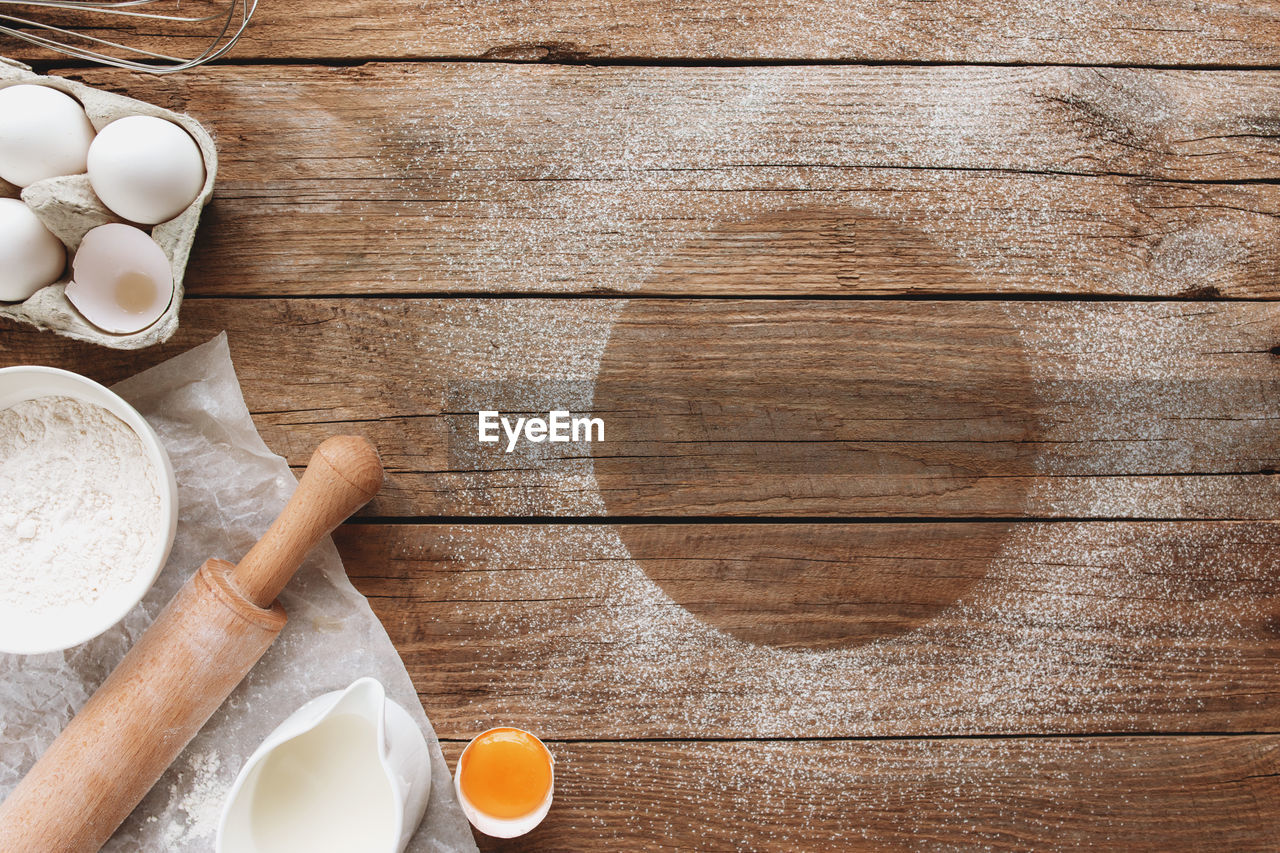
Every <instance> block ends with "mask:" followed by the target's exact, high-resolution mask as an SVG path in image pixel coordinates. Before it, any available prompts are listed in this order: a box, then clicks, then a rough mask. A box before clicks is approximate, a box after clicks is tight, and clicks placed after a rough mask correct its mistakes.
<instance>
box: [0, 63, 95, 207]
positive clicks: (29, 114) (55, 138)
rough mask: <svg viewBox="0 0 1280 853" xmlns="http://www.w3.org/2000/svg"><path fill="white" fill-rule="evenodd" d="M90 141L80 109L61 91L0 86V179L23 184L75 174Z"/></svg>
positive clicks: (82, 164) (22, 85) (25, 85)
mask: <svg viewBox="0 0 1280 853" xmlns="http://www.w3.org/2000/svg"><path fill="white" fill-rule="evenodd" d="M92 141H93V125H92V124H90V123H89V117H88V116H87V115H85V111H84V107H82V106H80V103H79V102H78V101H76V99H75V98H73V97H71V96H70V95H68V94H66V93H65V92H59V91H58V90H57V89H54V88H52V87H50V86H41V85H39V84H34V83H20V84H19V85H17V86H8V87H6V88H4V89H0V178H4V179H5V180H6V181H8V182H9V183H11V184H16V185H17V186H20V187H25V186H30V185H31V184H34V183H35V182H36V181H43V180H44V179H46V178H56V177H58V176H60V175H79V174H81V173H82V172H84V171H85V169H86V167H87V162H88V153H89V145H90V143H91V142H92Z"/></svg>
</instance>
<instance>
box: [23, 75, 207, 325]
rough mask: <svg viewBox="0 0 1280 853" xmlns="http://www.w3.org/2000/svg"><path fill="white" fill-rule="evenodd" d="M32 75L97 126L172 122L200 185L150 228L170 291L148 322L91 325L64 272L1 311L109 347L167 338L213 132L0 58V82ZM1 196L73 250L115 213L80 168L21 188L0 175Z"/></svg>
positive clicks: (203, 193) (202, 197)
mask: <svg viewBox="0 0 1280 853" xmlns="http://www.w3.org/2000/svg"><path fill="white" fill-rule="evenodd" d="M31 82H37V83H39V84H41V85H45V86H50V87H52V88H55V89H58V90H60V91H62V92H65V93H66V94H68V95H71V96H72V97H73V98H75V99H76V100H78V101H79V102H80V103H81V105H83V107H84V110H85V113H86V114H87V115H88V116H89V121H90V122H91V123H92V124H93V126H94V128H95V130H98V131H101V130H102V128H104V127H106V126H107V125H109V124H110V123H111V122H113V121H115V120H117V119H120V118H124V117H125V116H132V115H146V116H154V117H156V118H161V119H165V120H167V121H171V122H173V123H174V124H177V125H178V126H179V127H181V128H182V129H183V130H185V131H186V132H187V133H188V134H190V136H191V138H192V139H194V140H195V142H196V145H197V146H198V147H199V148H200V153H201V154H202V155H203V157H204V171H205V177H204V185H203V186H202V187H201V189H200V194H199V196H197V198H196V199H195V201H193V202H191V204H189V205H188V206H187V207H186V208H185V209H184V210H183V211H182V212H181V213H179V214H178V215H177V216H176V217H174V218H173V219H170V220H168V221H166V222H161V223H160V224H159V225H156V226H154V227H153V228H152V229H151V238H152V239H153V240H155V242H156V243H157V244H159V246H160V248H161V249H162V250H163V251H164V254H165V257H166V258H167V259H168V261H169V268H170V271H171V273H172V275H173V284H174V287H173V298H172V299H171V300H170V301H169V305H168V307H167V308H166V309H165V311H164V313H163V314H162V315H161V316H160V318H159V320H157V321H156V322H155V323H154V324H153V325H151V326H149V327H148V328H146V329H143V330H142V331H140V332H136V333H132V334H111V333H108V332H104V331H103V330H101V329H99V328H97V327H96V326H94V325H93V324H92V323H90V322H88V321H87V320H86V319H85V318H84V316H83V315H82V314H81V313H80V312H79V311H77V310H76V309H75V307H74V306H73V305H72V304H71V302H70V301H69V300H68V299H67V295H66V291H65V288H66V284H67V280H68V279H67V276H66V275H64V276H63V278H62V279H60V280H59V281H57V282H55V283H54V284H52V285H49V286H48V287H44V288H41V289H40V290H38V291H36V293H35V294H34V295H33V296H31V298H29V299H27V300H26V301H25V302H21V303H14V304H2V303H0V317H8V318H11V319H14V320H18V321H20V322H23V323H28V324H30V325H33V326H36V327H38V328H41V329H47V330H50V331H53V332H54V333H56V334H59V335H63V336H65V337H69V338H74V339H76V340H82V341H89V342H91V343H96V344H99V345H101V346H106V347H111V348H113V349H141V348H143V347H148V346H151V345H153V344H158V343H163V342H164V341H167V340H168V339H169V338H171V337H172V336H173V333H174V332H175V331H177V328H178V311H179V309H180V307H181V305H182V296H183V287H182V276H183V272H184V271H185V270H186V266H187V256H188V255H189V253H190V252H191V244H192V241H193V240H194V238H195V232H196V225H197V224H198V223H199V221H200V211H201V209H202V208H203V207H204V205H205V204H207V203H208V201H209V198H210V197H211V196H212V195H213V183H214V178H215V176H216V174H217V171H218V155H217V151H216V149H215V148H214V144H213V139H212V138H211V137H210V136H209V134H208V133H207V132H206V131H205V129H204V128H203V127H201V125H200V123H199V122H197V121H196V120H195V119H193V118H191V117H190V116H187V115H182V114H180V113H175V112H173V111H171V110H166V109H161V108H160V107H157V106H154V105H152V104H148V103H145V102H143V101H138V100H135V99H133V98H127V97H124V96H123V95H116V94H113V93H111V92H103V91H101V90H98V89H93V88H91V87H89V86H85V85H84V84H82V83H78V82H76V81H74V80H65V79H63V78H60V77H44V76H40V75H37V74H35V73H34V72H32V71H31V69H29V68H28V67H27V66H25V65H22V64H21V63H17V62H14V61H12V60H8V59H4V58H0V89H3V88H6V87H9V86H13V85H17V84H22V83H31ZM0 197H7V198H19V197H21V199H22V201H24V202H26V204H27V206H28V207H29V208H31V210H32V211H34V212H35V214H36V216H38V217H39V218H40V220H41V221H42V222H43V223H44V224H45V227H46V228H48V229H49V230H50V231H51V232H53V234H54V235H55V236H56V237H57V238H58V239H59V240H61V241H62V243H63V245H65V246H66V247H67V249H69V250H70V251H72V252H74V251H75V250H76V249H77V248H79V246H80V241H81V240H82V239H84V236H85V234H87V233H88V232H89V231H91V230H92V229H94V228H96V227H98V226H99V225H106V224H107V223H110V222H119V221H120V217H118V216H116V215H115V214H113V213H111V211H109V210H108V209H107V208H106V206H105V205H103V204H102V202H101V200H100V199H98V197H97V196H96V195H95V194H94V192H93V188H92V186H91V185H90V183H89V176H88V175H84V174H82V175H67V176H61V177H55V178H48V179H46V180H42V181H36V182H35V183H33V184H31V185H30V186H28V187H25V188H22V189H19V188H18V187H16V186H14V185H12V184H9V183H6V182H4V181H0Z"/></svg>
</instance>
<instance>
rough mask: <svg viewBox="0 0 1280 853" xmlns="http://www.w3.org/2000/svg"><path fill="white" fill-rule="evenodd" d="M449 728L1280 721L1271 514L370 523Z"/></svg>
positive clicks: (914, 728)
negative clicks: (1215, 518)
mask: <svg viewBox="0 0 1280 853" xmlns="http://www.w3.org/2000/svg"><path fill="white" fill-rule="evenodd" d="M337 541H338V546H339V550H340V551H341V552H342V555H343V558H344V563H345V565H346V567H347V571H348V572H349V574H350V575H351V577H352V580H353V581H354V582H355V584H356V586H357V587H358V588H359V589H360V590H361V591H362V592H364V593H365V594H366V595H368V596H369V597H370V601H371V603H372V605H373V608H374V610H375V611H376V612H377V614H378V615H379V617H380V618H381V619H382V622H383V624H384V625H385V626H386V628H387V631H388V632H389V633H390V635H391V638H392V640H393V641H394V642H395V644H396V647H397V648H398V649H399V650H400V653H401V655H402V657H403V658H404V661H405V664H406V666H407V667H408V668H409V672H410V674H411V675H412V676H413V679H414V682H415V684H416V685H417V687H418V690H419V692H420V694H421V696H422V699H423V703H424V705H425V706H426V707H427V710H428V712H429V713H430V714H431V715H432V718H433V719H434V720H435V722H436V724H437V725H438V726H441V727H442V730H443V731H444V732H446V733H450V734H455V735H460V734H462V733H465V732H475V731H480V730H483V729H484V728H486V727H488V726H489V725H499V724H503V725H506V724H510V725H517V726H523V727H526V728H531V729H533V730H536V731H540V732H543V733H545V734H546V735H547V736H549V737H554V738H562V739H598V738H604V739H608V738H636V737H656V738H662V737H693V738H698V737H729V738H733V737H796V736H806V737H848V736H859V737H861V736H922V735H938V734H964V735H969V734H977V733H983V734H1008V733H1023V732H1035V733H1068V734H1090V733H1096V732H1126V731H1127V732H1150V731H1179V732H1194V731H1239V732H1250V731H1275V730H1276V729H1277V728H1278V727H1280V675H1277V673H1276V671H1275V666H1274V661H1275V659H1276V655H1277V654H1278V653H1280V525H1277V524H1276V523H1274V522H1234V523H1233V522H1130V523H1124V522H1056V523H1041V524H1015V525H998V524H987V523H966V524H892V525H889V524H852V525H845V524H838V525H812V524H728V525H726V524H720V525H715V524H712V525H704V524H697V525H687V524H676V525H669V524H661V525H649V524H646V525H582V524H577V525H479V526H456V525H426V526H422V525H349V526H347V527H345V528H343V529H342V530H341V531H340V532H339V535H338V538H337Z"/></svg>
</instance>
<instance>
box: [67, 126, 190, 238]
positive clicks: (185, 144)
mask: <svg viewBox="0 0 1280 853" xmlns="http://www.w3.org/2000/svg"><path fill="white" fill-rule="evenodd" d="M88 169H89V183H90V185H91V186H92V187H93V191H94V193H95V194H96V195H97V196H98V198H100V199H102V203H103V204H105V205H106V206H107V207H109V208H110V209H111V211H112V212H113V213H115V214H117V215H118V216H120V217H122V218H124V219H128V220H129V221H131V222H140V223H143V224H145V225H155V224H157V223H160V222H165V221H167V220H170V219H173V218H174V217H175V216H177V215H178V214H179V213H181V212H182V211H183V210H185V209H186V208H187V206H188V205H190V204H191V203H192V202H193V201H195V200H196V197H197V196H199V195H200V190H201V188H202V187H203V186H204V179H205V171H204V156H203V155H202V154H201V153H200V146H198V145H196V142H195V140H194V139H192V138H191V135H190V134H188V133H187V132H186V131H185V130H183V129H182V128H180V127H178V125H176V124H174V123H173V122H171V121H166V120H165V119H162V118H156V117H154V116H126V117H125V118H122V119H117V120H116V121H113V122H111V124H109V125H107V126H106V127H104V128H103V129H102V130H101V131H100V132H99V133H98V136H97V137H96V138H95V139H94V140H93V144H92V145H91V146H89V156H88Z"/></svg>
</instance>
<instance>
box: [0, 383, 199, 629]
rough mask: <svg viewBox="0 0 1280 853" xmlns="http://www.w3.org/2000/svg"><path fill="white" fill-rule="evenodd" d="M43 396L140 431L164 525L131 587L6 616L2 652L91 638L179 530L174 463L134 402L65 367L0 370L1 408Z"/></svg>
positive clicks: (146, 582)
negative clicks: (76, 403) (100, 411)
mask: <svg viewBox="0 0 1280 853" xmlns="http://www.w3.org/2000/svg"><path fill="white" fill-rule="evenodd" d="M47 396H60V397H73V398H75V399H77V400H82V401H84V402H86V403H93V404H95V405H98V406H101V407H102V408H104V409H106V410H107V411H109V412H111V414H113V415H115V416H116V417H118V418H119V419H120V420H122V421H124V422H125V423H126V424H128V425H129V428H130V429H132V430H133V431H134V432H135V433H137V434H138V437H139V438H140V439H142V446H143V447H144V448H145V449H146V452H147V459H149V460H150V462H151V464H152V465H153V466H155V470H156V474H157V480H158V481H159V487H160V512H161V515H162V517H163V519H164V520H163V527H162V528H161V530H162V532H161V536H160V540H159V541H158V542H157V543H156V547H155V549H154V550H153V551H152V552H151V554H150V555H149V556H148V557H147V559H146V560H145V561H144V563H143V565H141V566H139V567H138V574H137V576H136V577H135V578H134V580H133V582H132V583H130V584H129V585H127V586H122V587H120V588H118V589H112V590H109V591H107V592H105V593H104V594H103V595H102V596H101V597H100V598H98V599H97V600H96V601H95V602H94V603H93V604H92V605H89V606H84V605H80V606H77V607H66V608H59V609H55V610H47V611H42V612H40V613H38V614H33V615H31V616H26V615H23V614H4V616H3V618H0V652H8V653H15V654H39V653H41V652H53V651H60V650H62V649H69V648H71V647H72V646H77V645H79V644H80V643H83V642H85V641H87V640H92V639H93V638H94V637H96V636H98V635H99V634H101V633H102V632H103V631H105V630H107V629H108V628H110V627H111V626H112V625H114V624H116V623H117V622H119V621H120V620H121V619H123V618H124V617H125V614H127V613H128V612H129V611H130V610H132V609H133V608H134V606H135V605H136V604H137V603H138V602H139V601H141V600H142V597H143V596H144V595H146V593H147V590H149V589H151V585H152V584H153V583H155V580H156V576H157V575H159V574H160V570H161V569H162V568H164V564H165V561H167V560H168V559H169V549H170V548H172V547H173V537H174V534H175V533H177V530H178V483H177V480H176V479H175V478H174V476H173V465H172V464H170V462H169V455H168V454H167V453H165V450H164V446H163V445H162V444H161V443H160V438H159V437H158V436H157V435H156V433H155V430H153V429H152V428H151V425H150V424H148V423H147V422H146V420H145V419H144V418H143V417H142V415H140V414H138V412H137V410H136V409H134V408H133V406H130V405H129V404H128V403H126V402H125V401H124V399H123V398H121V397H120V396H119V395H118V394H116V393H114V392H113V391H110V390H108V389H107V388H105V387H103V386H102V385H99V384H98V383H97V382H94V381H93V380H92V379H86V378H85V377H83V376H81V375H79V374H78V373H72V372H71V371H69V370H59V369H58V368H56V367H35V366H30V367H28V366H23V367H5V368H0V409H7V408H9V407H10V406H15V405H17V404H18V403H21V402H23V401H24V400H30V399H33V398H35V397H47Z"/></svg>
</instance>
